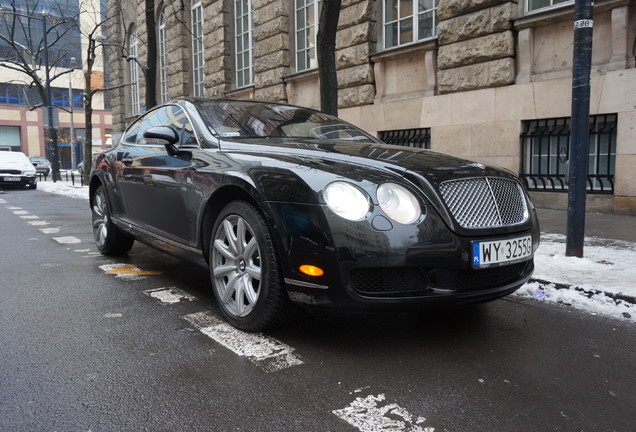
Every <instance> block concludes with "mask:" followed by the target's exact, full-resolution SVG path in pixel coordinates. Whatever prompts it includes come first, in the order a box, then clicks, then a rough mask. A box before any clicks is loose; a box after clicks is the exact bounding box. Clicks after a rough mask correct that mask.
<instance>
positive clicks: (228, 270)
mask: <svg viewBox="0 0 636 432" xmlns="http://www.w3.org/2000/svg"><path fill="white" fill-rule="evenodd" d="M209 255H210V273H211V279H212V286H213V289H214V296H215V297H216V299H217V302H218V304H219V307H220V308H221V312H222V313H223V315H224V317H225V319H226V320H227V321H228V322H229V323H230V324H232V325H233V326H235V327H237V328H240V329H243V330H247V331H262V330H265V329H266V328H269V327H272V326H273V325H275V324H276V323H278V322H279V320H280V319H281V317H282V316H283V315H284V313H285V310H286V309H287V307H288V303H289V299H288V298H287V294H286V292H285V291H284V289H283V287H282V286H281V283H280V281H281V277H280V269H279V264H278V260H277V257H276V252H275V250H274V245H273V242H272V237H271V234H270V231H269V229H268V227H267V225H266V223H265V220H264V219H263V217H262V216H261V214H260V213H259V212H258V210H257V209H256V208H255V207H254V206H252V205H251V204H248V203H247V202H243V201H236V202H233V203H230V204H229V205H228V206H227V207H225V208H224V209H223V210H222V211H221V214H220V215H219V217H218V218H217V221H216V223H215V225H214V229H213V230H212V238H211V242H210V254H209Z"/></svg>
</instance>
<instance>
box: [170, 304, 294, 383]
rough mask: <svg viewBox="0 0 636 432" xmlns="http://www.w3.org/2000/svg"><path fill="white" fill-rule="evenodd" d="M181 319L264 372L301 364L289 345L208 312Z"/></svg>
mask: <svg viewBox="0 0 636 432" xmlns="http://www.w3.org/2000/svg"><path fill="white" fill-rule="evenodd" d="M182 318H183V319H184V320H186V321H188V322H189V323H190V324H192V325H193V326H194V327H196V328H197V329H199V331H201V333H203V334H205V335H206V336H208V337H210V338H212V339H213V340H214V341H215V342H217V343H219V344H221V345H223V346H224V347H225V348H227V349H229V350H230V351H232V352H234V353H235V354H237V355H239V356H241V357H246V358H247V359H248V360H250V361H251V362H252V363H254V364H255V365H256V366H258V367H259V368H261V369H263V370H264V371H265V372H267V373H271V372H276V371H279V370H283V369H287V368H290V367H293V366H299V365H302V364H304V362H303V361H302V360H301V359H300V357H298V356H297V355H295V354H294V348H292V347H290V346H289V345H286V344H284V343H282V342H280V341H278V340H276V339H274V338H271V337H269V336H265V335H262V334H254V333H245V332H243V331H240V330H238V329H236V328H234V327H232V326H231V325H230V324H228V323H227V322H225V321H223V320H221V319H220V318H218V317H216V316H215V315H214V314H213V313H211V312H197V313H194V314H190V315H185V316H183V317H182Z"/></svg>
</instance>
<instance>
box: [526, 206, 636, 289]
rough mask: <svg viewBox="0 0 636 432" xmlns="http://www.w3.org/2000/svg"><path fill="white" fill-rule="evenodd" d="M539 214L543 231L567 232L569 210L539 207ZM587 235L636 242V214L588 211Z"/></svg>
mask: <svg viewBox="0 0 636 432" xmlns="http://www.w3.org/2000/svg"><path fill="white" fill-rule="evenodd" d="M537 214H538V215H539V225H540V228H541V232H546V233H553V234H563V235H565V234H567V217H568V213H567V211H565V210H550V209H537ZM585 236H586V237H588V236H589V237H598V238H603V239H613V240H623V241H628V242H634V243H636V216H625V215H614V214H601V213H586V214H585ZM634 265H636V263H634ZM635 283H636V282H635Z"/></svg>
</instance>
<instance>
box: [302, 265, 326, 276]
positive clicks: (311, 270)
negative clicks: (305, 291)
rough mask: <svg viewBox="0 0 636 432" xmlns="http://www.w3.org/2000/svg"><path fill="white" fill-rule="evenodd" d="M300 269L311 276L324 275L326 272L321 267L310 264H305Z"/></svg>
mask: <svg viewBox="0 0 636 432" xmlns="http://www.w3.org/2000/svg"><path fill="white" fill-rule="evenodd" d="M298 269H299V270H300V271H301V272H303V273H305V274H306V275H309V276H322V275H324V274H325V272H324V271H323V270H322V269H321V268H320V267H316V266H312V265H309V264H303V265H301V266H300V267H299V268H298Z"/></svg>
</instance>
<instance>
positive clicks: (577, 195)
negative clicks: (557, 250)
mask: <svg viewBox="0 0 636 432" xmlns="http://www.w3.org/2000/svg"><path fill="white" fill-rule="evenodd" d="M593 12H594V3H593V1H592V0H575V1H574V54H573V65H572V121H571V135H570V136H571V141H570V181H569V184H568V219H567V238H566V248H565V255H566V256H575V257H579V258H582V257H583V240H584V237H585V198H586V193H587V192H586V189H587V164H588V145H589V136H590V132H589V122H590V69H591V65H592V25H593Z"/></svg>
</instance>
